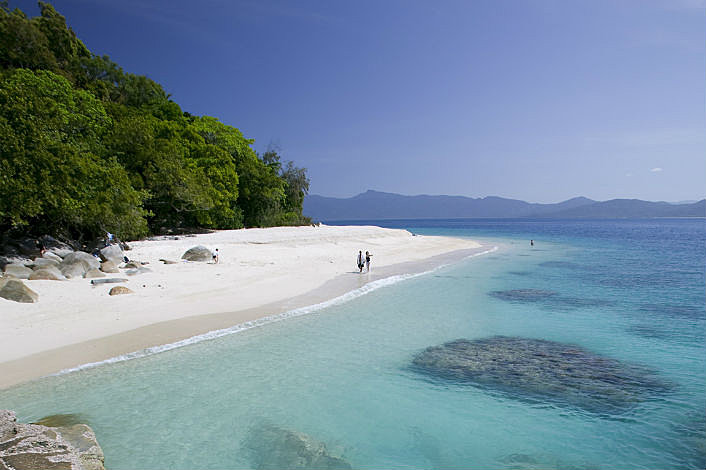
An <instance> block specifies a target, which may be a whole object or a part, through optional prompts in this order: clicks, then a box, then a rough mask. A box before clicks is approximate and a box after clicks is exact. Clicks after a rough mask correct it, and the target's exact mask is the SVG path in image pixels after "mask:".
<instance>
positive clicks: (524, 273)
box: [507, 271, 532, 276]
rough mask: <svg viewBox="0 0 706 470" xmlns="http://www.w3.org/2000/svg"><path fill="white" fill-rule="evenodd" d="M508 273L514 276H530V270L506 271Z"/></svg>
mask: <svg viewBox="0 0 706 470" xmlns="http://www.w3.org/2000/svg"><path fill="white" fill-rule="evenodd" d="M507 273H508V274H513V275H515V276H530V275H532V271H508V272H507Z"/></svg>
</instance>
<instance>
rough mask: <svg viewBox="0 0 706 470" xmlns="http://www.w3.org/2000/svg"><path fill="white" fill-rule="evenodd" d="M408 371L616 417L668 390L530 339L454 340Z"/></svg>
mask: <svg viewBox="0 0 706 470" xmlns="http://www.w3.org/2000/svg"><path fill="white" fill-rule="evenodd" d="M412 364H413V369H414V370H415V371H417V372H419V373H422V374H425V375H427V376H430V377H433V378H438V379H444V380H450V381H453V382H456V383H459V384H471V385H476V386H479V387H483V388H485V389H489V390H493V391H498V392H501V393H504V394H506V395H508V396H510V397H511V398H516V399H524V400H531V401H540V402H545V401H549V402H552V403H556V404H559V405H562V406H573V407H577V408H581V409H583V410H586V411H589V412H594V413H620V412H623V411H625V410H627V409H628V408H630V407H631V406H633V405H635V404H637V403H639V402H641V401H643V400H645V399H647V398H648V397H649V396H650V395H653V394H655V393H663V392H665V391H667V390H668V389H669V386H668V385H667V384H666V383H665V382H663V381H661V380H659V379H658V378H657V377H656V376H655V373H654V372H653V371H651V370H649V369H646V368H644V367H641V366H636V365H632V364H626V363H623V362H620V361H618V360H615V359H612V358H609V357H604V356H600V355H598V354H595V353H592V352H590V351H587V350H585V349H582V348H580V347H577V346H574V345H571V344H564V343H558V342H554V341H547V340H541V339H532V338H517V337H506V336H493V337H490V338H483V339H478V340H473V341H470V340H466V339H458V340H455V341H451V342H448V343H445V344H443V345H441V346H433V347H429V348H427V349H425V350H424V351H422V352H421V353H419V354H417V356H416V357H415V358H414V360H413V362H412Z"/></svg>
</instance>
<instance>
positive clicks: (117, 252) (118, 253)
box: [100, 245, 125, 265]
mask: <svg viewBox="0 0 706 470" xmlns="http://www.w3.org/2000/svg"><path fill="white" fill-rule="evenodd" d="M100 255H101V259H102V260H103V261H112V262H113V263H115V265H119V264H120V263H122V262H123V257H124V256H125V255H124V254H123V250H122V249H121V248H120V246H118V245H108V246H106V247H105V248H102V249H101V250H100Z"/></svg>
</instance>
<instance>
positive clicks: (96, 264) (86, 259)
mask: <svg viewBox="0 0 706 470" xmlns="http://www.w3.org/2000/svg"><path fill="white" fill-rule="evenodd" d="M59 267H60V269H61V273H62V274H63V275H64V276H66V277H67V278H69V279H70V278H72V277H81V276H83V275H84V274H85V273H86V271H90V270H91V269H98V268H100V261H98V258H96V257H95V256H92V255H89V254H88V253H85V252H83V251H75V252H73V253H69V254H68V255H66V257H64V259H63V261H62V262H61V264H60V265H59Z"/></svg>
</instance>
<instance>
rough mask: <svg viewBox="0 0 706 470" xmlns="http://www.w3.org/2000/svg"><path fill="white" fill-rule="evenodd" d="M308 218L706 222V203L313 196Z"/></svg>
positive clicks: (307, 207) (309, 198)
mask: <svg viewBox="0 0 706 470" xmlns="http://www.w3.org/2000/svg"><path fill="white" fill-rule="evenodd" d="M303 212H304V215H306V216H309V217H311V218H312V219H314V220H316V221H321V220H362V219H373V220H374V219H454V218H523V217H528V218H556V219H586V218H594V219H613V218H651V217H706V200H705V199H702V200H701V201H698V202H693V203H686V204H675V203H669V202H650V201H642V200H639V199H611V200H610V201H594V200H592V199H588V198H585V197H575V198H573V199H569V200H567V201H564V202H559V203H556V204H536V203H530V202H525V201H520V200H518V199H506V198H502V197H496V196H488V197H484V198H470V197H464V196H428V195H421V196H403V195H401V194H394V193H384V192H379V191H372V190H369V191H366V192H364V193H361V194H358V195H357V196H353V197H350V198H334V197H324V196H317V195H310V196H307V197H306V198H305V199H304V211H303Z"/></svg>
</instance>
